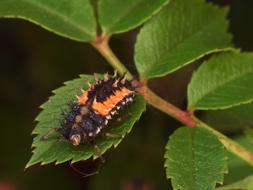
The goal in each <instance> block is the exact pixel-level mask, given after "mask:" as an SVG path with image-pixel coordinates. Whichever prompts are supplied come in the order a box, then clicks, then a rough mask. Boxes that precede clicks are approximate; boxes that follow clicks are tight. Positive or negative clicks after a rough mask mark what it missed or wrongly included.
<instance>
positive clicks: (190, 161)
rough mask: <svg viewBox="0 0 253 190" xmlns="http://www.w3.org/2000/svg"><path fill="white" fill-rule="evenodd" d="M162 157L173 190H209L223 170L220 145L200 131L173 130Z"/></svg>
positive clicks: (218, 181) (224, 163) (200, 129)
mask: <svg viewBox="0 0 253 190" xmlns="http://www.w3.org/2000/svg"><path fill="white" fill-rule="evenodd" d="M165 158H166V160H165V167H166V174H167V177H168V178H171V181H172V186H173V189H174V190H177V189H178V190H213V189H214V188H215V184H216V183H222V182H223V178H224V173H225V172H226V171H227V163H226V151H225V150H224V147H223V145H222V144H221V143H220V142H219V140H218V139H217V138H216V136H214V135H213V134H212V133H210V132H209V131H208V130H206V129H203V128H186V127H182V128H179V129H177V130H176V131H175V132H174V134H173V135H171V136H170V139H169V142H168V144H167V145H166V153H165Z"/></svg>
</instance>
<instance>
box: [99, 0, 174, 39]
mask: <svg viewBox="0 0 253 190" xmlns="http://www.w3.org/2000/svg"><path fill="white" fill-rule="evenodd" d="M169 1H170V0H155V1H154V0H127V1H126V0H103V1H98V15H99V21H100V24H101V27H102V30H103V32H104V33H106V34H109V35H111V34H115V33H121V32H125V31H128V30H130V29H132V28H135V27H137V26H139V25H140V24H142V23H143V22H145V21H146V20H147V19H149V18H150V17H151V16H152V15H153V14H155V13H156V12H158V11H159V10H160V9H161V7H162V6H163V5H165V4H166V3H168V2H169Z"/></svg>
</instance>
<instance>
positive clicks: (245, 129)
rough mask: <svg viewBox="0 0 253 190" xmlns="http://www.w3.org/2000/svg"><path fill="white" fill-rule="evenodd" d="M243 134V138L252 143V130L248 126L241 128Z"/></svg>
mask: <svg viewBox="0 0 253 190" xmlns="http://www.w3.org/2000/svg"><path fill="white" fill-rule="evenodd" d="M243 132H244V134H245V136H246V137H247V138H248V139H249V141H250V142H251V143H253V129H252V127H249V126H243Z"/></svg>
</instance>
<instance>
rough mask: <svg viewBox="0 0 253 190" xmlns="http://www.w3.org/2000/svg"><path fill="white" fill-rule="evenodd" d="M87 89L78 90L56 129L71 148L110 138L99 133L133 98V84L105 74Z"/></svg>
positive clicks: (134, 88)
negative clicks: (69, 143) (71, 145)
mask: <svg viewBox="0 0 253 190" xmlns="http://www.w3.org/2000/svg"><path fill="white" fill-rule="evenodd" d="M88 85H89V88H88V89H87V90H83V89H81V91H82V94H81V95H80V96H77V100H76V101H74V102H72V103H71V104H70V111H69V112H64V113H63V115H64V120H63V122H62V124H61V127H60V128H57V129H56V131H58V132H59V133H60V134H61V135H62V136H63V137H65V138H66V139H67V140H69V141H70V142H71V143H72V144H73V145H74V146H78V145H80V144H93V143H94V140H95V138H96V137H97V136H99V135H108V136H113V134H109V133H104V132H103V129H104V128H106V127H107V126H108V122H109V121H110V120H111V119H113V118H114V117H115V115H117V114H119V113H120V111H121V110H122V109H124V108H125V107H126V106H127V105H129V104H131V103H132V102H133V100H134V97H135V95H136V87H135V86H134V85H133V83H132V82H131V81H129V80H128V79H126V77H125V76H122V77H121V76H119V75H118V74H117V72H115V74H114V75H113V76H112V77H110V76H109V75H108V74H105V75H104V78H103V79H101V80H98V79H97V80H96V83H95V84H90V83H88Z"/></svg>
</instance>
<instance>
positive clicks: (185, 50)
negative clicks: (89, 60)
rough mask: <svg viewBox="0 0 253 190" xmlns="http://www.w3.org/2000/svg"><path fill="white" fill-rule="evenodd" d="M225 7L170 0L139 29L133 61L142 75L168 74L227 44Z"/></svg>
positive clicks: (228, 37)
mask: <svg viewBox="0 0 253 190" xmlns="http://www.w3.org/2000/svg"><path fill="white" fill-rule="evenodd" d="M226 16H227V9H221V8H218V7H216V6H214V5H211V4H207V3H206V2H205V1H204V0H191V1H189V0H174V1H172V2H171V3H169V4H168V5H167V6H166V7H164V8H163V9H162V11H160V12H159V14H157V15H156V16H154V17H153V18H152V19H151V21H149V22H148V23H147V24H145V25H144V27H143V28H142V29H141V31H140V33H139V35H138V38H137V43H136V46H135V64H136V67H137V69H138V72H139V74H140V75H141V76H142V78H154V77H159V76H164V75H166V74H168V73H171V72H173V71H175V70H177V69H179V68H181V67H183V66H184V65H187V64H189V63H191V62H193V61H195V60H196V59H199V58H201V57H203V56H204V55H206V54H210V53H212V52H218V51H223V50H225V49H227V48H228V47H230V46H231V44H230V40H231V36H230V35H229V34H228V33H227V28H228V22H227V21H226Z"/></svg>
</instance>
